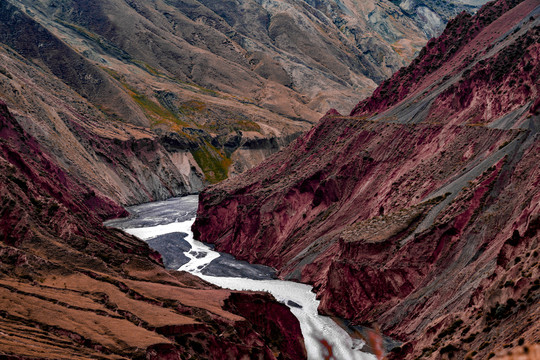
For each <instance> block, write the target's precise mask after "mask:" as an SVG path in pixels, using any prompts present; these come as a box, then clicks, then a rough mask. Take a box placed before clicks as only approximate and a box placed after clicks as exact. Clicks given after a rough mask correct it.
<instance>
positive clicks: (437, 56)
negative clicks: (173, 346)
mask: <svg viewBox="0 0 540 360" xmlns="http://www.w3.org/2000/svg"><path fill="white" fill-rule="evenodd" d="M539 14H540V6H539V4H538V2H537V1H532V0H529V1H527V0H526V1H512V0H506V1H505V0H499V1H496V2H493V3H490V4H488V5H486V6H484V7H483V8H482V9H481V10H479V11H478V12H477V13H476V14H475V15H474V16H473V15H470V14H465V13H463V14H460V15H459V16H457V17H456V18H455V19H453V20H452V21H450V22H449V24H448V26H447V27H446V29H445V30H444V32H443V33H442V34H441V35H440V36H439V37H437V38H434V39H432V40H430V41H429V42H428V43H427V45H426V46H425V47H424V48H423V49H422V51H420V53H419V56H418V57H417V58H416V59H415V60H413V61H412V63H411V65H409V66H408V67H405V68H402V69H401V70H399V71H398V72H397V73H396V74H395V75H394V76H393V77H391V78H390V79H388V80H386V81H384V82H383V83H382V84H381V85H380V86H379V87H378V88H377V89H376V90H375V91H374V93H373V95H372V96H371V97H369V98H367V99H365V100H362V101H361V102H360V103H359V104H358V105H357V106H355V107H354V109H353V110H352V112H351V113H350V115H348V116H343V115H341V114H340V113H339V112H338V111H337V110H330V111H328V113H327V114H326V115H325V116H324V117H323V119H322V120H321V121H320V122H319V123H318V124H317V125H316V126H315V127H314V128H313V129H312V130H310V131H309V132H308V133H307V134H305V135H304V136H302V137H300V138H298V139H297V140H295V141H294V142H293V143H292V144H291V145H290V146H289V147H288V148H286V149H284V150H282V151H280V152H278V153H277V154H276V155H274V156H272V157H271V158H269V159H268V160H266V161H265V162H263V163H262V164H261V165H259V166H257V167H256V168H254V169H252V170H248V171H247V172H246V173H244V174H243V175H242V176H241V177H235V178H232V179H229V180H227V181H224V182H222V183H220V184H217V185H214V186H211V187H209V188H207V189H205V190H204V191H203V192H202V193H201V195H200V203H199V209H198V215H197V219H196V222H195V224H194V227H193V231H194V233H195V236H196V238H198V239H199V240H201V241H204V242H209V243H212V244H215V246H216V248H217V249H218V250H219V251H224V252H228V253H231V254H233V255H235V256H236V257H237V258H239V259H243V260H247V261H249V262H254V263H261V264H265V265H269V266H272V267H274V268H276V269H277V270H278V275H279V276H280V277H281V278H284V279H291V280H297V281H301V282H306V283H310V284H313V285H314V289H315V291H316V292H317V297H318V298H319V299H320V300H321V303H320V306H319V311H320V312H321V313H323V314H327V315H333V316H338V317H342V318H346V319H349V320H350V321H351V322H352V323H353V324H358V325H373V324H378V325H379V326H380V328H381V330H382V331H383V333H384V334H386V335H388V336H391V337H393V338H395V339H398V340H400V341H402V342H403V344H402V345H401V346H400V347H397V348H395V349H394V350H393V351H392V352H391V353H390V354H389V355H388V356H389V357H390V358H396V359H415V358H448V357H454V358H473V357H474V358H476V357H478V358H489V357H493V356H497V355H499V356H503V355H505V354H506V352H507V351H508V350H507V349H513V348H519V346H521V345H523V343H528V344H534V343H536V342H537V341H538V337H539V331H540V329H539V328H538V323H539V310H540V309H539V307H538V303H539V301H538V299H539V297H540V291H539V289H540V286H539V285H540V284H539V283H538V281H539V280H538V278H539V276H538V275H539V274H538V271H539V269H538V263H539V261H538V241H539V239H540V238H539V235H538V229H539V219H540V218H539V216H540V214H539V211H540V207H539V204H540V201H539V200H540V193H539V192H538V183H539V180H540V172H539V168H538V164H539V163H540V161H539V160H540V159H539V145H540V143H539V141H538V130H539V125H540V117H539V115H540V112H539V104H540V95H539V88H538V84H539V79H538V76H539V74H540V65H539V58H540V56H539V55H540V47H539V45H538V44H539V39H540V26H539V21H540V20H539ZM518 339H519V341H518Z"/></svg>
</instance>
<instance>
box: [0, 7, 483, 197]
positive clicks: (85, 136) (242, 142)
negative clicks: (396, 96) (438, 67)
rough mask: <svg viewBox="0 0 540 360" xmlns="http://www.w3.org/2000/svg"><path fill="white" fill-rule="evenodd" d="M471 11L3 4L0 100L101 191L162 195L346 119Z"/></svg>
mask: <svg viewBox="0 0 540 360" xmlns="http://www.w3.org/2000/svg"><path fill="white" fill-rule="evenodd" d="M464 9H465V10H470V11H472V10H474V9H475V8H474V7H471V6H469V5H463V4H459V3H453V2H450V3H446V2H444V3H442V2H436V1H434V2H428V1H422V2H410V1H408V2H404V3H399V4H398V3H393V2H388V1H371V2H352V1H330V2H320V1H251V0H242V1H193V0H186V1H170V0H168V1H165V0H153V1H142V0H129V1H128V0H110V1H92V2H88V1H82V0H80V1H76V0H64V1H45V0H38V1H34V0H32V1H30V0H28V1H26V0H21V1H7V0H2V1H0V20H1V21H0V30H1V31H0V43H1V44H3V45H2V46H0V54H1V56H2V59H3V62H2V69H3V70H2V71H3V72H4V73H5V74H4V75H0V98H1V99H3V100H4V101H5V102H7V104H8V106H9V107H10V109H11V111H12V112H13V113H14V114H15V116H16V118H17V119H18V121H19V122H20V123H21V125H22V126H23V127H24V128H25V130H26V131H27V132H29V133H30V134H31V135H32V136H34V137H35V138H36V139H38V141H39V142H40V143H41V144H42V146H44V148H45V149H46V150H47V151H49V152H50V153H51V154H54V156H56V158H57V160H58V161H59V162H60V163H61V164H63V165H64V166H65V167H66V168H67V169H68V170H69V171H70V172H73V174H74V175H76V176H78V177H79V178H82V179H84V181H85V182H86V183H88V184H91V185H93V186H96V187H97V188H99V189H100V190H101V191H103V193H104V194H105V195H107V196H109V197H111V198H113V199H115V200H118V201H120V202H122V203H123V204H134V203H138V202H142V201H149V200H155V199H163V198H166V197H169V196H172V195H179V194H185V193H188V192H194V191H198V190H201V189H202V188H203V187H204V184H207V183H213V182H217V181H220V180H222V179H225V178H226V177H227V176H229V175H234V174H238V173H240V172H242V171H243V170H245V169H248V168H250V167H252V166H254V165H256V164H257V163H259V162H260V161H262V160H263V159H264V158H265V157H267V156H268V155H270V154H272V153H274V152H276V151H277V150H279V149H280V148H282V147H283V146H285V145H286V144H288V143H289V142H290V141H291V140H292V139H294V138H295V137H297V136H298V135H299V134H301V133H302V132H304V131H307V130H308V129H309V128H310V127H311V126H312V124H313V123H315V122H316V121H317V119H319V118H320V116H321V115H322V114H324V113H325V112H326V111H327V110H328V109H329V108H331V107H336V108H338V109H341V110H343V109H350V108H351V107H352V106H353V105H354V104H355V103H356V102H357V99H358V98H363V97H366V96H368V95H369V94H370V93H371V91H372V90H373V89H374V88H375V86H376V84H377V83H379V82H381V81H383V80H384V79H386V78H388V77H389V76H390V75H391V74H392V73H393V72H395V71H396V70H397V69H399V68H400V67H401V66H403V65H405V64H407V63H408V62H409V61H410V60H411V59H412V57H413V55H414V53H415V52H417V51H418V50H419V49H420V48H421V46H423V45H424V44H425V42H426V41H427V37H428V36H430V35H431V34H432V33H434V32H437V31H439V30H437V29H442V27H441V26H442V24H443V23H445V22H446V21H447V20H448V19H449V18H450V17H451V16H454V15H455V14H457V13H459V12H460V11H462V10H464ZM428 13H429V14H431V15H429V16H428V18H429V19H430V21H431V22H426V19H428V18H426V17H425V16H424V15H422V14H428ZM423 16H424V17H423ZM432 20H433V21H432ZM437 24H438V25H437ZM424 25H426V26H427V25H429V26H428V27H429V29H428V28H425V26H424ZM132 125H134V126H135V127H134V126H132ZM154 159H160V161H159V163H156V162H154V161H153V160H154ZM150 160H152V161H150ZM143 174H144V175H143Z"/></svg>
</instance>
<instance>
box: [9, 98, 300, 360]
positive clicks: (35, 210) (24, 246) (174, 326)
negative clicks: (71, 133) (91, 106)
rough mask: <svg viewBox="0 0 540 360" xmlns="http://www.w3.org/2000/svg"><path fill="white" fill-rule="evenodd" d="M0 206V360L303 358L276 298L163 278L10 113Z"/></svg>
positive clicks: (112, 212) (296, 332)
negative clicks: (106, 222) (107, 224)
mask: <svg viewBox="0 0 540 360" xmlns="http://www.w3.org/2000/svg"><path fill="white" fill-rule="evenodd" d="M129 146H130V147H131V148H137V147H139V146H140V145H138V144H137V143H132V144H130V145H129ZM146 146H151V142H150V143H146ZM139 150H141V149H139ZM133 151H135V150H133ZM141 151H143V150H141ZM0 202H1V207H0V304H1V307H0V331H1V333H2V336H1V338H0V357H1V358H10V359H37V358H40V359H41V358H48V359H49V358H51V359H88V358H93V359H120V358H124V359H125V358H129V359H164V358H167V359H180V358H193V357H196V358H201V359H239V358H243V357H249V358H255V359H277V358H279V359H281V358H287V359H298V358H303V357H305V349H304V344H303V338H302V334H301V330H300V324H299V323H298V320H297V319H296V318H295V317H294V315H293V314H292V313H291V312H290V311H289V309H288V308H287V307H286V306H285V305H283V304H280V303H277V302H276V301H275V299H273V298H272V297H271V296H270V295H268V294H262V293H239V292H231V291H227V290H223V289H219V288H217V287H215V286H213V285H210V284H208V283H205V282H203V281H201V280H200V279H199V278H196V277H194V276H191V275H189V274H187V273H180V272H169V271H166V270H165V269H164V268H163V266H162V263H161V256H160V255H159V254H158V253H157V252H155V251H153V250H151V249H150V248H149V247H148V245H147V244H146V243H144V242H142V241H140V240H138V239H137V238H135V237H133V236H129V235H127V234H125V233H123V232H121V231H117V230H111V229H106V228H105V227H103V225H102V222H103V220H105V219H107V218H110V217H118V216H123V215H127V214H126V211H125V210H124V209H123V208H121V207H120V206H119V205H117V204H116V203H115V202H113V201H111V200H110V199H108V198H106V197H104V196H103V195H100V194H99V193H98V192H96V191H95V190H93V188H92V187H90V186H87V185H84V184H82V183H81V182H79V181H77V180H76V179H75V178H74V177H73V176H71V175H70V174H68V173H66V172H65V171H64V170H62V169H61V167H60V166H59V165H58V164H57V163H56V162H55V161H54V159H53V157H52V156H50V155H48V154H46V153H45V152H43V151H42V149H41V147H40V145H39V144H38V142H37V141H36V139H35V138H33V137H32V136H30V135H29V134H28V133H27V132H26V131H24V130H23V128H22V127H20V126H19V124H18V122H17V121H16V120H15V119H14V118H13V116H12V115H11V114H10V113H9V112H8V110H7V107H6V105H5V104H4V103H0ZM263 312H264V313H265V316H264V317H255V316H253V314H254V313H263Z"/></svg>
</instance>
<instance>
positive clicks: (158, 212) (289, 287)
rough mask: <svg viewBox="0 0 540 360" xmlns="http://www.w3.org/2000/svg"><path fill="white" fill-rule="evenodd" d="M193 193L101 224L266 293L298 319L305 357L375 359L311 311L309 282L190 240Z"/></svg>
mask: <svg viewBox="0 0 540 360" xmlns="http://www.w3.org/2000/svg"><path fill="white" fill-rule="evenodd" d="M197 205H198V197H197V196H195V195H194V196H186V197H181V198H172V199H169V200H166V201H159V202H153V203H148V204H142V205H137V206H132V207H129V208H128V209H127V210H128V211H129V212H130V214H131V216H130V217H128V218H124V219H115V220H111V221H108V222H106V223H105V225H107V226H111V227H116V228H119V229H122V230H124V231H126V232H127V233H130V234H132V235H135V236H137V237H138V238H140V239H142V240H144V241H146V242H147V243H148V244H149V245H150V246H151V247H152V248H154V249H155V250H157V251H159V252H160V253H161V255H162V257H163V262H164V264H165V266H166V267H167V268H169V269H177V270H182V271H187V272H190V273H191V274H193V275H196V276H198V277H200V278H201V279H204V280H206V281H208V282H210V283H212V284H215V285H218V286H221V287H223V288H227V289H231V290H253V291H266V292H269V293H271V294H272V295H273V296H274V297H275V298H276V299H277V300H278V301H280V302H282V303H284V304H286V305H287V306H288V307H289V308H290V309H291V312H292V313H293V314H294V315H295V316H296V317H297V318H298V320H299V322H300V327H301V330H302V335H303V336H304V342H305V345H306V350H307V352H308V359H313V360H319V359H323V358H324V356H325V355H327V354H328V350H327V349H326V347H325V346H324V345H323V343H322V342H321V340H326V341H327V342H328V344H330V346H331V347H332V350H333V355H334V359H340V360H341V359H343V360H363V359H365V360H367V359H369V360H372V359H373V360H375V359H376V358H375V356H374V355H371V354H368V353H366V352H362V351H361V349H362V347H363V345H364V342H363V341H362V340H359V339H353V338H351V337H350V336H349V335H348V333H347V332H346V331H345V330H343V329H342V328H341V327H340V326H338V325H337V323H335V322H334V321H333V320H332V319H331V318H329V317H326V316H321V315H319V314H318V313H317V307H318V305H319V301H318V300H317V299H316V298H315V293H313V292H312V291H311V290H312V287H311V286H309V285H306V284H300V283H296V282H292V281H283V280H279V279H277V278H276V277H275V271H274V270H273V269H272V268H269V267H266V266H263V265H252V264H249V263H247V262H245V261H239V260H236V259H235V258H234V257H233V256H231V255H229V254H223V253H219V252H217V251H214V250H213V249H212V246H211V245H207V244H203V243H201V242H199V241H197V240H194V239H193V233H192V232H191V225H192V224H193V222H194V221H195V216H196V212H197Z"/></svg>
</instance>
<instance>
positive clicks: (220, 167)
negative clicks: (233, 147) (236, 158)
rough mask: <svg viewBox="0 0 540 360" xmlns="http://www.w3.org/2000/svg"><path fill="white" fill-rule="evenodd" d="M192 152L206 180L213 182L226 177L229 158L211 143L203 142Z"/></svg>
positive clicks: (229, 163) (229, 162)
mask: <svg viewBox="0 0 540 360" xmlns="http://www.w3.org/2000/svg"><path fill="white" fill-rule="evenodd" d="M192 154H193V157H194V158H195V161H196V162H197V164H198V165H199V167H200V168H201V169H202V171H203V172H204V176H205V178H206V180H207V181H208V182H210V183H212V184H215V183H217V182H220V181H222V180H225V179H226V178H227V177H228V175H229V167H230V166H231V163H232V161H231V159H229V158H228V157H226V156H225V155H223V154H222V153H221V152H220V151H219V150H218V149H216V148H215V147H214V146H212V145H211V144H209V143H207V142H205V143H204V146H202V147H199V148H198V149H197V150H195V151H193V152H192Z"/></svg>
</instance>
